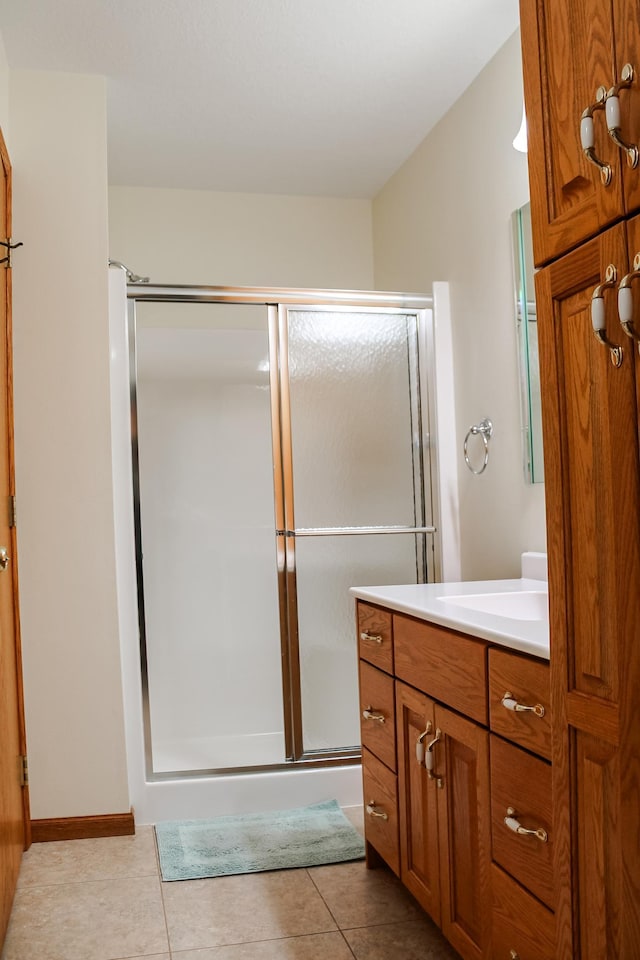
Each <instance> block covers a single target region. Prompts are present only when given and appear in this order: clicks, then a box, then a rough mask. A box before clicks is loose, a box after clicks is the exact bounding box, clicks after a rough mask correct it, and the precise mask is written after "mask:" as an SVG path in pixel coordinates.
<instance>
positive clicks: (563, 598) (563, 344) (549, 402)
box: [536, 225, 640, 960]
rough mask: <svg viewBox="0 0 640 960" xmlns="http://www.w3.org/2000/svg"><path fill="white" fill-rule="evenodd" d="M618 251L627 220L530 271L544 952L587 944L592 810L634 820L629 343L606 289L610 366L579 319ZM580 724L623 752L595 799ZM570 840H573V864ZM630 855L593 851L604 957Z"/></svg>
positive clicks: (635, 530) (634, 492) (637, 760)
mask: <svg viewBox="0 0 640 960" xmlns="http://www.w3.org/2000/svg"><path fill="white" fill-rule="evenodd" d="M630 229H633V225H631V227H630ZM627 263H628V256H627V243H626V230H625V226H624V225H618V226H616V227H613V228H612V229H610V230H608V231H606V232H605V233H603V234H602V235H600V236H599V237H598V238H597V239H595V240H592V241H589V242H588V243H586V244H584V245H583V246H582V247H580V248H579V249H578V250H576V251H574V252H573V253H570V254H568V255H567V256H565V257H564V258H562V259H561V260H559V261H558V262H556V263H554V264H552V265H551V266H549V267H547V268H545V269H544V270H542V271H540V272H539V274H538V275H537V278H536V291H537V295H536V302H537V310H538V324H539V342H540V356H541V377H542V382H543V396H544V404H543V426H544V442H545V481H546V491H545V495H546V504H547V537H548V553H549V598H550V629H551V699H552V713H553V717H554V721H553V746H552V757H553V769H554V776H553V783H554V787H553V790H554V817H555V849H554V853H555V861H554V867H555V871H554V872H555V877H556V884H557V886H556V910H557V921H558V922H557V931H558V943H557V957H558V958H563V960H564V958H573V957H577V956H581V957H583V958H584V960H586V958H587V956H593V955H594V954H591V955H590V954H589V953H588V952H587V953H584V951H582V952H579V951H580V950H581V947H580V946H579V945H578V943H577V942H576V943H575V944H573V943H572V932H571V931H572V929H573V930H574V931H577V930H580V929H581V926H582V924H583V923H587V924H589V925H591V924H593V923H595V922H596V915H595V911H593V910H589V915H588V916H586V915H584V913H583V916H582V919H581V917H580V916H579V915H578V914H574V913H573V908H572V890H573V891H574V893H575V903H576V910H577V911H578V913H579V912H580V911H584V909H585V907H586V905H587V901H586V900H585V899H584V897H583V895H582V894H583V892H584V891H582V890H581V882H580V871H581V870H583V867H584V869H586V871H587V872H588V871H589V870H590V869H591V867H590V866H588V865H589V864H591V862H592V860H593V857H594V850H593V846H592V844H591V839H590V838H591V836H592V834H593V831H594V830H595V827H593V823H592V821H593V820H594V818H596V817H597V818H599V819H600V820H601V822H602V823H605V824H607V825H608V827H609V829H610V830H611V829H613V825H618V827H617V828H616V829H624V831H625V833H626V835H627V836H629V837H630V838H631V837H637V836H638V834H639V832H640V825H639V823H638V818H639V816H640V814H639V810H638V803H637V782H638V780H640V769H639V767H640V749H639V744H638V738H639V736H640V733H639V730H640V716H639V707H638V697H637V692H636V694H634V686H635V687H637V677H638V674H639V671H640V661H639V656H640V617H638V602H637V596H638V593H637V584H638V583H640V524H639V516H640V512H639V510H638V504H639V503H640V484H639V478H638V469H639V468H638V462H639V461H638V426H637V408H636V399H635V384H634V360H633V358H634V354H635V352H636V351H635V347H634V345H633V344H632V342H631V340H629V339H628V338H627V337H626V336H625V334H624V333H623V332H622V330H621V327H620V324H619V323H618V319H617V312H616V289H615V287H611V288H610V289H605V290H604V291H602V292H603V294H604V301H605V305H606V334H607V336H608V338H609V339H610V340H611V341H615V342H617V343H621V344H622V345H623V348H624V356H623V361H622V364H621V365H620V366H619V367H615V366H614V365H613V364H612V363H611V359H610V351H609V349H608V348H607V347H606V346H605V345H603V344H601V343H598V342H597V340H596V339H595V337H594V336H593V332H592V326H591V296H592V292H593V290H594V288H595V287H596V286H597V285H598V284H600V283H601V281H602V280H603V279H604V276H605V271H606V268H607V266H608V265H610V264H611V265H614V266H615V267H616V268H617V282H619V281H620V279H621V277H622V273H623V272H624V270H626V269H627ZM583 734H584V735H586V737H587V738H589V737H596V738H597V739H598V740H601V741H606V742H608V743H609V744H610V745H611V747H612V748H614V752H615V749H618V747H617V745H618V744H620V745H621V746H620V748H619V749H621V750H623V751H624V758H623V757H622V755H621V757H620V763H619V765H618V766H615V765H613V766H612V762H613V757H610V758H609V760H608V768H609V770H612V769H615V770H617V771H618V772H619V775H620V776H621V777H623V778H624V780H623V781H622V783H619V784H618V786H616V788H615V789H614V788H612V787H611V786H608V787H607V789H606V790H604V789H603V790H602V791H600V793H599V794H598V796H597V802H598V804H601V806H598V807H597V808H596V807H595V806H594V803H595V802H596V792H595V787H593V786H590V787H588V790H587V785H588V784H589V783H592V780H593V778H592V780H589V779H588V778H587V777H586V776H585V777H583V776H582V775H580V776H579V777H576V776H575V773H574V771H575V770H576V769H577V767H579V766H580V764H581V763H582V761H581V759H580V748H579V741H580V739H581V738H582V735H583ZM589 769H592V768H591V767H590V768H589ZM616 775H617V774H616ZM634 782H635V783H636V788H635V789H634V787H633V784H634ZM587 792H588V793H589V795H590V798H591V799H589V798H588V797H587ZM625 798H626V799H625ZM621 804H622V806H621ZM572 811H574V815H573V822H572V821H571V816H572V813H571V812H572ZM587 814H588V815H589V817H590V818H591V821H590V822H591V823H592V825H591V826H589V822H586V821H585V819H584V818H585V816H586V815H587ZM572 840H573V841H575V846H573V847H572ZM572 849H574V850H576V852H577V857H576V859H577V863H573V864H572ZM638 859H639V858H638V856H637V845H636V844H635V841H633V842H630V843H628V844H624V845H617V846H615V845H610V846H608V848H607V855H606V858H605V860H604V861H603V862H602V867H601V870H602V873H601V876H602V883H603V885H604V886H603V894H602V899H603V902H604V903H606V904H607V909H608V911H609V915H608V917H607V918H606V919H604V918H602V917H600V918H599V919H598V922H599V923H600V922H602V923H606V924H607V930H608V932H615V937H614V939H612V940H611V946H610V947H609V949H610V951H611V952H610V954H608V955H610V956H611V957H613V956H619V957H622V956H629V957H631V956H633V954H632V953H625V952H624V951H621V952H618V947H619V946H620V943H616V938H619V937H621V936H624V932H623V928H624V929H626V930H632V931H633V932H634V935H635V933H637V932H638V930H640V925H639V923H638V914H639V912H640V898H639V897H638V889H639V888H640V882H639V881H640V877H639V873H640V863H639V862H638ZM598 869H600V867H598ZM584 876H586V873H585V874H584ZM583 879H584V877H583ZM613 916H615V918H616V920H615V921H613V922H612V920H611V919H610V918H612V917H613ZM623 917H624V922H623V923H622V920H621V918H623ZM618 921H620V922H618ZM620 942H622V941H620ZM630 942H631V941H630ZM636 942H637V941H636Z"/></svg>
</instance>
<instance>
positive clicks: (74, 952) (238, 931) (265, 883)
mask: <svg viewBox="0 0 640 960" xmlns="http://www.w3.org/2000/svg"><path fill="white" fill-rule="evenodd" d="M134 958H135V960H137V958H145V960H354V958H355V960H400V958H402V960H459V958H458V954H457V953H455V951H453V950H452V949H451V947H449V946H448V944H447V943H446V942H445V940H444V939H443V938H442V936H441V935H440V933H439V931H438V930H437V929H436V927H435V926H434V925H433V924H432V923H431V921H430V920H429V918H428V917H427V916H426V915H425V914H424V913H423V912H422V910H421V909H420V908H419V907H418V906H417V905H416V903H415V901H414V900H413V898H412V897H411V896H410V895H409V894H408V893H407V892H406V891H405V890H404V888H403V887H402V886H401V884H400V883H399V881H398V880H397V879H396V878H395V877H394V875H393V874H392V873H391V872H390V871H389V870H386V869H384V868H381V869H378V870H367V869H366V867H365V866H364V863H362V862H356V863H344V864H335V865H332V866H325V867H312V868H310V869H308V870H282V871H274V872H272V873H260V874H248V875H245V876H239V877H218V878H215V879H211V880H189V881H181V882H176V883H162V882H161V880H160V874H159V869H158V861H157V854H156V848H155V840H154V835H153V829H152V828H151V827H140V828H138V832H137V833H136V835H135V837H115V838H113V839H104V840H70V841H65V842H60V843H41V844H34V846H32V848H31V849H30V850H29V851H28V852H27V853H26V854H25V857H24V861H23V864H22V869H21V872H20V879H19V883H18V890H17V893H16V898H15V902H14V907H13V912H12V915H11V922H10V924H9V931H8V934H7V939H6V942H5V945H4V950H3V952H2V957H1V958H0V960H134Z"/></svg>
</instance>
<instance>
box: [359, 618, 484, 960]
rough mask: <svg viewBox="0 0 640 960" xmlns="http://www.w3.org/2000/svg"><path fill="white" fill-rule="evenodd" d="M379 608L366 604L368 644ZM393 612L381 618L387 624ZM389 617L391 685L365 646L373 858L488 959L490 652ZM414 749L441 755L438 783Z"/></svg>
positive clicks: (463, 944) (450, 932)
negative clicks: (390, 720) (391, 717)
mask: <svg viewBox="0 0 640 960" xmlns="http://www.w3.org/2000/svg"><path fill="white" fill-rule="evenodd" d="M375 609H376V608H375V607H372V606H370V605H366V604H362V603H359V604H358V633H359V637H360V636H361V634H362V632H363V629H362V627H363V624H364V623H365V618H371V617H372V616H373V613H372V611H375ZM384 613H385V611H382V610H380V611H378V614H379V616H378V623H384V622H385V621H384V619H383V615H384ZM387 613H388V612H387ZM388 615H389V616H390V617H391V621H390V635H391V638H392V642H391V647H392V650H391V656H390V657H389V658H387V660H386V661H385V663H386V665H388V664H390V663H392V664H393V671H394V672H393V679H392V675H391V674H388V673H387V672H386V671H383V670H380V669H379V668H378V667H377V666H374V665H373V664H372V662H371V650H372V644H371V643H369V642H367V641H365V645H364V647H363V646H362V645H361V646H360V653H361V660H360V707H361V728H362V741H363V748H364V749H363V787H364V794H365V795H364V802H365V839H366V849H367V862H368V864H369V865H371V866H373V865H375V863H376V857H377V856H380V857H382V859H384V860H385V861H386V862H387V863H388V864H389V866H391V868H392V869H393V870H395V871H396V872H397V873H399V875H400V877H401V879H402V881H403V883H404V884H405V885H406V887H407V888H408V889H409V890H410V891H411V892H412V893H413V895H414V896H415V897H416V899H417V900H418V902H419V903H420V904H421V905H422V906H423V907H424V909H425V910H426V911H427V913H429V914H430V916H431V917H432V918H433V920H434V921H435V922H436V923H437V924H438V925H439V926H440V927H441V929H442V931H443V933H444V935H445V936H446V937H447V939H448V940H449V941H450V943H451V944H452V945H453V946H454V947H455V949H456V950H457V951H458V952H459V953H460V954H461V956H462V957H464V958H465V960H481V958H488V957H489V953H488V951H489V946H490V930H489V921H490V914H491V903H490V888H489V862H490V797H489V733H488V730H487V728H486V721H487V715H488V714H487V686H486V678H487V644H486V643H485V642H484V641H481V640H475V639H472V638H470V637H467V636H464V635H462V634H459V633H456V632H455V631H452V630H446V629H443V628H439V627H434V626H433V625H432V624H429V623H426V622H424V621H420V620H415V619H413V618H411V617H407V616H404V615H400V614H393V615H391V614H390V613H389V614H388ZM381 618H382V619H381ZM371 632H372V633H373V630H371ZM374 635H375V636H379V635H380V632H379V631H378V632H377V633H375V634H374ZM359 642H360V643H361V644H362V640H360V641H359ZM376 646H377V647H379V646H380V645H379V644H376ZM363 657H366V658H367V659H366V660H364V659H362V658H363ZM389 682H392V683H393V689H394V700H395V724H394V737H395V745H396V755H395V757H393V756H392V753H391V750H390V748H389V744H390V742H391V737H390V734H389V729H388V727H387V715H388V705H389V703H390V698H389ZM443 701H444V702H443ZM451 706H453V707H455V710H454V709H451ZM372 714H374V715H375V716H376V717H378V718H379V719H372ZM463 714H464V715H463ZM382 718H384V722H382ZM476 718H479V719H480V720H481V721H482V723H478V722H476ZM417 744H422V749H423V750H424V751H425V755H426V753H430V754H431V756H432V758H433V769H432V770H431V775H430V772H429V771H428V770H427V767H426V766H425V763H424V762H420V760H419V759H418V756H417V754H416V746H417ZM396 823H397V826H396ZM396 831H397V845H396V849H395V851H394V850H393V849H392V843H391V837H392V836H393V834H394V833H396Z"/></svg>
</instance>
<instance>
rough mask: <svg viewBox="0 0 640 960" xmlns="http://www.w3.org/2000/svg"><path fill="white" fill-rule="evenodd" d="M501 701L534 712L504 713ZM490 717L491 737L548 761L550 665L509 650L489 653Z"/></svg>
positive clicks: (549, 757) (505, 711)
mask: <svg viewBox="0 0 640 960" xmlns="http://www.w3.org/2000/svg"><path fill="white" fill-rule="evenodd" d="M503 701H506V702H507V703H508V704H509V705H511V706H513V703H514V701H515V702H517V704H518V706H519V707H533V708H534V710H514V709H507V707H506V706H505V704H504V702H503ZM489 716H490V726H491V729H492V731H493V732H494V733H499V734H500V735H501V736H502V737H505V738H506V739H507V740H513V741H514V743H517V744H519V745H520V746H521V747H526V749H527V750H531V751H532V753H537V754H540V755H541V756H543V757H546V759H547V760H550V759H551V678H550V675H549V664H548V663H545V662H544V661H543V660H534V659H533V658H532V657H524V656H520V655H518V654H517V653H512V652H511V651H510V650H498V649H496V648H495V647H494V648H493V649H491V650H489Z"/></svg>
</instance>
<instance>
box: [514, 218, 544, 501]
mask: <svg viewBox="0 0 640 960" xmlns="http://www.w3.org/2000/svg"><path fill="white" fill-rule="evenodd" d="M511 236H512V250H513V278H514V294H515V303H514V306H515V318H516V331H517V345H518V374H519V384H520V391H519V393H520V417H521V431H522V461H523V469H524V476H525V480H526V481H527V482H528V483H543V482H544V460H543V446H542V413H541V397H540V366H539V361H538V327H537V316H536V301H535V284H534V266H533V251H532V241H531V207H530V204H529V203H526V204H524V205H523V206H522V207H519V208H518V209H517V210H514V212H513V213H512V215H511Z"/></svg>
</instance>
